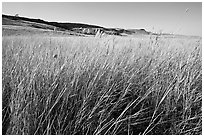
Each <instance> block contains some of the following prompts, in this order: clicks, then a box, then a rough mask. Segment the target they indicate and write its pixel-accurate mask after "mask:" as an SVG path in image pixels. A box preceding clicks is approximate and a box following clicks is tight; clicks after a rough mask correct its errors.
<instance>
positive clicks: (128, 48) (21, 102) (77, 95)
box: [2, 35, 202, 135]
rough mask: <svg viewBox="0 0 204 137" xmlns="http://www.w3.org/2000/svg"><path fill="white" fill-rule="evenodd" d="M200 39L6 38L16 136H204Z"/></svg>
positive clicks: (8, 111) (7, 98)
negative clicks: (203, 125)
mask: <svg viewBox="0 0 204 137" xmlns="http://www.w3.org/2000/svg"><path fill="white" fill-rule="evenodd" d="M201 52H202V41H201V39H199V38H165V37H158V36H147V37H143V38H142V37H139V38H134V37H132V38H131V37H116V36H115V37H112V36H111V37H104V38H94V37H74V36H73V37H65V36H63V37H56V36H44V35H42V36H41V35H35V36H32V35H27V36H23V35H21V36H20V35H19V36H3V37H2V88H3V89H2V111H3V114H2V117H3V118H2V120H3V121H2V131H3V134H9V135H34V134H35V135H71V134H75V135H77V134H78V135H104V134H106V135H112V134H114V135H119V134H123V135H130V134H136V135H138V134H143V135H146V134H149V135H152V134H153V135H155V134H156V135H157V134H159V135H160V134H161V135H163V134H170V135H191V134H193V135H197V134H199V135H201V134H202V63H201V62H202V55H201Z"/></svg>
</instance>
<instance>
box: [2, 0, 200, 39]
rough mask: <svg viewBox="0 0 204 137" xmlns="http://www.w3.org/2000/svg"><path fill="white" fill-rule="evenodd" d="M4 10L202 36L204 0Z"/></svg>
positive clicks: (20, 5) (9, 5)
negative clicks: (202, 1)
mask: <svg viewBox="0 0 204 137" xmlns="http://www.w3.org/2000/svg"><path fill="white" fill-rule="evenodd" d="M2 13H3V14H6V15H15V14H19V16H22V17H29V18H38V19H42V20H45V21H56V22H71V23H87V24H92V25H99V26H102V27H108V28H111V27H114V28H124V29H146V30H147V31H152V32H162V33H174V34H184V35H197V36H202V3H201V2H195V3H193V2H186V3H184V2H163V3H160V2H152V3H150V2H96V3H94V2H76V3H74V2H27V3H26V2H3V3H2Z"/></svg>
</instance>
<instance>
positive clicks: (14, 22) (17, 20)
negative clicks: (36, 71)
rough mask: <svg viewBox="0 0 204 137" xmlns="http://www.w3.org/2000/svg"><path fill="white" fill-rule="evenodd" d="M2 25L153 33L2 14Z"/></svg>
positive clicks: (80, 31)
mask: <svg viewBox="0 0 204 137" xmlns="http://www.w3.org/2000/svg"><path fill="white" fill-rule="evenodd" d="M2 25H3V26H4V25H7V26H8V25H10V26H21V27H30V28H36V29H43V30H52V31H53V30H57V31H65V32H67V31H68V32H70V33H71V32H72V33H76V34H82V35H96V33H97V31H98V30H100V31H102V32H104V33H105V34H108V35H118V36H127V35H149V34H153V33H151V32H148V31H146V30H145V29H127V30H126V29H121V28H105V27H101V26H97V25H89V24H82V23H60V22H48V21H44V20H41V19H31V18H26V17H19V16H9V15H2Z"/></svg>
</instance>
